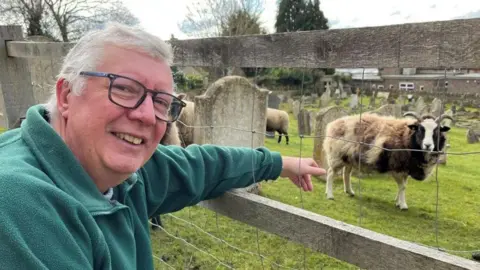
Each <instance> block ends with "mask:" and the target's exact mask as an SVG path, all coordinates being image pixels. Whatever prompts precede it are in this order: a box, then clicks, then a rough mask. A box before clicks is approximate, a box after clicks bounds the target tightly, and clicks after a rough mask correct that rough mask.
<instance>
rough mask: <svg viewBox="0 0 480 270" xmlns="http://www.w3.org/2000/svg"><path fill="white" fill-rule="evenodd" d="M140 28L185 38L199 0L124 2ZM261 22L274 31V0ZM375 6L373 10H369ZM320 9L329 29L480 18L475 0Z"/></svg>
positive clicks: (323, 0) (345, 3)
mask: <svg viewBox="0 0 480 270" xmlns="http://www.w3.org/2000/svg"><path fill="white" fill-rule="evenodd" d="M123 1H124V3H125V4H126V6H127V7H128V8H129V9H130V10H131V11H132V13H133V14H134V15H136V16H137V17H138V18H139V19H140V22H141V25H142V27H143V28H144V29H145V30H147V31H149V32H151V33H152V34H154V35H157V36H159V37H160V38H162V39H169V38H170V36H171V34H174V35H175V37H176V38H179V39H184V38H188V36H186V35H185V34H184V33H182V32H181V31H180V29H179V28H178V23H179V22H181V21H182V20H183V19H184V18H185V15H186V13H187V5H192V4H193V3H194V2H195V3H197V2H202V0H123ZM263 1H264V12H263V13H262V16H261V21H262V22H263V23H264V26H265V27H266V28H267V29H268V30H269V31H270V32H273V31H274V24H275V17H276V12H277V4H276V2H277V0H263ZM373 7H375V8H376V11H375V12H373V11H371V8H373ZM320 9H321V10H322V11H323V13H324V14H325V16H326V17H327V19H328V20H329V22H330V28H331V29H338V28H351V27H366V26H381V25H391V24H402V23H415V22H427V21H437V20H440V21H441V20H450V19H457V18H480V1H478V0H455V1H452V0H362V1H359V0H320Z"/></svg>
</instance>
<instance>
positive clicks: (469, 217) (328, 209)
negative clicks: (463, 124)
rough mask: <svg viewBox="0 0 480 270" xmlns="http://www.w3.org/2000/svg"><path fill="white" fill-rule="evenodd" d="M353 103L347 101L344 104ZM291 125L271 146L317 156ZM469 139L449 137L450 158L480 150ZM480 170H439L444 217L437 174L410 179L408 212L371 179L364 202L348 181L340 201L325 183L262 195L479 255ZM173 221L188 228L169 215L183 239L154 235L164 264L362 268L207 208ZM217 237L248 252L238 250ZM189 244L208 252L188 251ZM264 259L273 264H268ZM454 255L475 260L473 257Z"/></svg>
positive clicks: (466, 161) (381, 180)
mask: <svg viewBox="0 0 480 270" xmlns="http://www.w3.org/2000/svg"><path fill="white" fill-rule="evenodd" d="M347 104H348V102H344V103H343V104H342V105H344V106H345V105H346V106H348V105H347ZM364 104H365V103H364ZM367 104H368V103H367ZM309 109H311V108H309ZM290 120H291V122H290V123H291V124H290V132H291V138H290V145H288V146H287V145H285V144H284V143H283V142H284V141H283V140H282V143H281V144H278V143H277V142H276V140H277V137H276V138H275V139H266V140H265V145H266V146H267V147H268V148H270V149H272V150H275V151H279V152H281V153H282V154H283V155H292V156H300V155H301V156H303V157H312V153H313V146H314V144H313V140H314V139H313V138H305V139H303V140H302V141H301V145H302V147H301V151H300V138H299V137H298V133H297V128H296V127H297V122H296V120H295V119H294V118H293V115H290ZM465 133H466V130H465V129H461V128H455V127H454V128H452V130H451V132H450V133H449V143H450V144H451V148H450V149H449V151H450V152H471V151H480V144H474V145H471V144H467V143H466V138H465ZM478 164H480V157H479V156H478V155H450V156H448V161H447V165H440V166H438V216H437V211H436V210H437V179H436V177H435V176H436V175H437V171H434V174H433V175H432V176H431V177H430V178H429V179H427V180H426V181H424V182H417V181H414V180H411V179H409V182H408V185H407V191H406V192H407V193H406V194H407V195H406V198H407V203H408V205H409V210H408V211H400V210H399V209H397V208H396V207H395V205H394V198H395V194H396V192H397V185H396V183H395V181H394V180H393V179H392V178H391V177H390V176H381V175H371V176H368V177H367V176H364V177H363V178H362V179H358V178H355V177H354V178H353V187H354V190H355V191H356V193H357V196H355V197H353V198H352V197H349V196H347V195H346V194H344V193H343V183H342V180H341V179H338V181H336V182H335V183H334V195H335V200H327V199H326V198H325V194H324V191H325V184H324V182H322V181H320V180H315V182H314V185H315V186H314V187H315V189H314V192H311V193H300V191H299V190H298V189H296V188H295V187H294V186H293V185H292V184H291V183H290V182H289V180H287V179H280V180H278V181H276V182H271V183H264V184H262V194H261V195H262V196H265V197H268V198H270V199H273V200H277V201H280V202H283V203H287V204H290V205H293V206H296V207H300V208H304V209H307V210H309V211H312V212H315V213H318V214H321V215H325V216H328V217H332V218H334V219H337V220H341V221H344V222H346V223H350V224H354V225H357V226H361V227H364V228H367V229H370V230H373V231H376V232H380V233H383V234H387V235H390V236H393V237H396V238H399V239H403V240H408V241H413V242H416V243H420V244H423V245H428V246H434V247H436V246H437V243H438V245H439V246H440V247H441V248H444V249H448V250H475V249H480V240H479V238H478V235H480V215H479V214H478V213H479V212H480V203H479V202H480V193H478V192H477V190H478V189H479V187H480V182H479V181H476V178H477V175H480V168H479V167H477V166H478ZM359 187H361V192H359ZM172 215H173V216H174V217H180V218H182V219H184V221H181V220H178V219H177V218H174V217H172V216H170V215H166V216H163V217H162V220H163V222H164V225H165V227H166V230H167V231H168V232H169V233H170V234H172V235H175V236H176V237H178V239H177V238H174V237H172V236H169V235H168V234H166V233H165V232H163V231H162V230H156V231H153V232H152V241H153V243H152V245H153V250H154V254H156V256H158V257H163V258H164V259H165V261H167V263H168V264H170V265H172V266H174V267H175V268H183V269H227V267H225V266H223V265H222V264H221V263H219V262H218V261H217V260H216V259H214V258H212V257H211V256H214V257H215V258H217V259H218V260H219V261H221V262H222V263H225V264H227V265H231V266H233V267H234V268H235V269H287V268H295V269H305V268H306V269H356V267H354V266H352V265H349V264H347V263H344V262H341V261H338V260H336V259H334V258H331V257H328V256H325V255H323V254H320V253H317V252H313V251H311V250H310V249H308V248H304V247H303V246H302V245H299V244H295V243H292V242H289V241H287V240H285V239H283V238H280V237H278V236H275V235H271V234H269V233H264V232H262V231H260V230H257V229H256V228H253V227H250V226H247V225H244V224H242V223H240V222H237V221H233V220H230V219H229V218H226V217H223V216H221V215H217V214H216V213H214V212H212V211H210V210H206V209H203V208H201V207H191V208H187V209H183V210H181V211H178V212H176V213H173V214H172ZM190 223H191V224H190ZM192 224H195V226H198V227H195V226H193V225H192ZM200 228H201V229H200ZM437 232H438V233H437ZM207 233H208V234H207ZM313 233H315V232H312V234H313ZM209 234H211V235H214V236H215V237H217V238H219V239H222V240H223V241H226V242H227V243H229V244H231V245H234V246H236V247H238V248H240V249H242V250H243V251H239V250H237V249H234V248H231V247H230V246H229V245H227V244H225V243H222V242H221V241H219V240H216V239H215V238H214V237H212V236H211V235H209ZM179 239H183V240H179ZM184 240H185V241H188V242H189V243H191V244H192V245H194V246H195V247H197V248H200V249H202V250H203V251H204V252H202V251H197V250H196V249H195V248H193V247H192V246H190V245H188V244H185V242H183V241H184ZM245 251H246V252H245ZM249 252H250V253H249ZM258 252H260V254H262V255H263V256H265V257H266V259H264V260H263V261H262V260H261V258H260V257H259V256H258ZM252 253H253V254H252ZM452 253H453V254H455V255H459V256H463V257H465V258H471V253H469V252H452ZM207 254H210V255H207ZM278 265H281V267H278ZM156 266H157V269H165V268H166V266H165V265H164V264H163V263H162V262H160V261H158V260H156ZM285 267H287V268H285Z"/></svg>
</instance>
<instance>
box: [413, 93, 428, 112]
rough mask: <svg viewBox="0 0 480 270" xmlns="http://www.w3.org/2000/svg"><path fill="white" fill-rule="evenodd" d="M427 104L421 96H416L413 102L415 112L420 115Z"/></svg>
mask: <svg viewBox="0 0 480 270" xmlns="http://www.w3.org/2000/svg"><path fill="white" fill-rule="evenodd" d="M426 107H427V105H426V104H425V101H424V100H423V97H418V99H417V101H416V102H415V112H416V113H417V114H418V115H422V114H423V113H424V112H425V110H426Z"/></svg>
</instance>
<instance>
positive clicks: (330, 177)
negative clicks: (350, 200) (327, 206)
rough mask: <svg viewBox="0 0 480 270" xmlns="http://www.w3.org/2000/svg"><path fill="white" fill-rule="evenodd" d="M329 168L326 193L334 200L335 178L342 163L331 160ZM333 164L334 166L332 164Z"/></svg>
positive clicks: (328, 197)
mask: <svg viewBox="0 0 480 270" xmlns="http://www.w3.org/2000/svg"><path fill="white" fill-rule="evenodd" d="M330 163H331V164H329V167H328V170H327V184H326V186H325V193H326V194H327V199H329V200H333V180H334V177H335V175H336V173H337V172H338V170H339V169H341V167H340V164H338V163H337V164H335V163H333V162H330ZM332 164H333V166H332Z"/></svg>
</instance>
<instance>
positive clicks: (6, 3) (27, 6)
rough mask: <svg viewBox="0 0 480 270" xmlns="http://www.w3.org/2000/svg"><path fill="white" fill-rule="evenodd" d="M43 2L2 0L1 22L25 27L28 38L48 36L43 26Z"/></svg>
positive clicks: (0, 5)
mask: <svg viewBox="0 0 480 270" xmlns="http://www.w3.org/2000/svg"><path fill="white" fill-rule="evenodd" d="M45 12H46V6H45V2H44V1H38V0H36V1H35V0H34V1H30V2H27V1H20V0H3V1H1V2H0V14H2V18H1V22H2V23H7V24H20V25H22V24H23V25H25V28H26V32H27V35H28V36H50V34H49V33H48V31H47V29H48V28H46V27H45V25H44V15H45Z"/></svg>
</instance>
